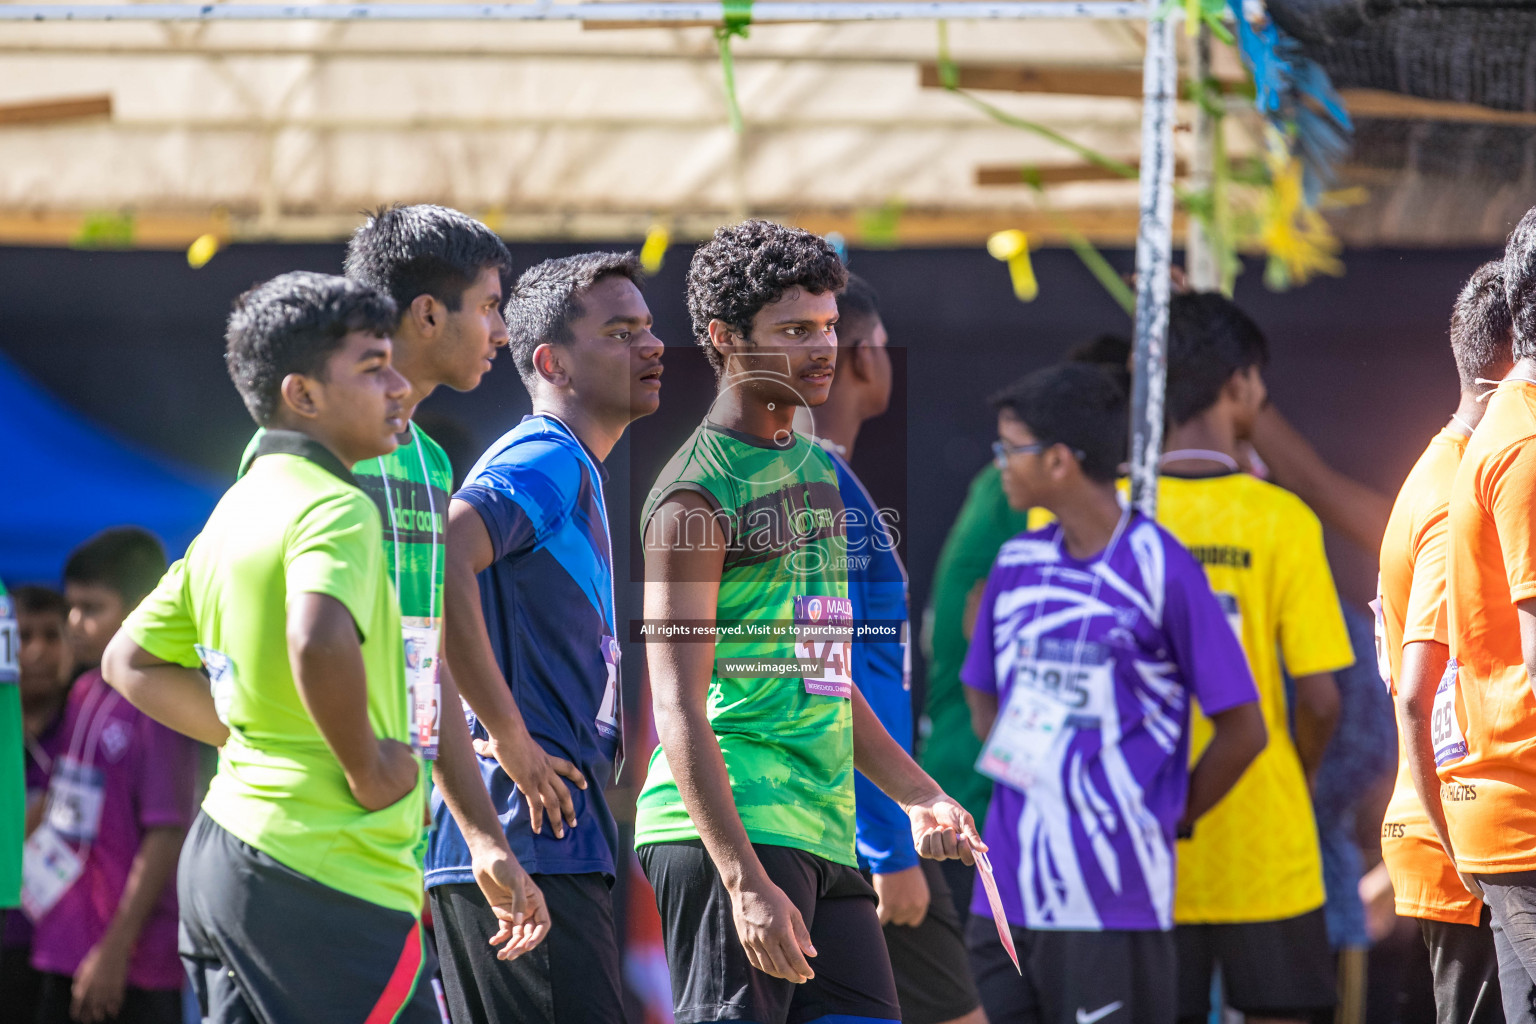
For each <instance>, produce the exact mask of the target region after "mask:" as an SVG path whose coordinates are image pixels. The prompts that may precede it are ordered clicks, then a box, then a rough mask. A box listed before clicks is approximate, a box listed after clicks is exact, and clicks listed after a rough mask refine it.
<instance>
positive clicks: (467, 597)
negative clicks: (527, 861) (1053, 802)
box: [443, 498, 587, 839]
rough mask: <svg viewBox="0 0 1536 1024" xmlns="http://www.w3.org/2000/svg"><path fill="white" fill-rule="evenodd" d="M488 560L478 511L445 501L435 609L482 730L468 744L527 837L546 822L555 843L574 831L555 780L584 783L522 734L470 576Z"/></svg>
mask: <svg viewBox="0 0 1536 1024" xmlns="http://www.w3.org/2000/svg"><path fill="white" fill-rule="evenodd" d="M495 560H496V550H495V547H494V545H493V544H492V541H491V535H490V532H489V531H488V530H487V529H486V526H485V520H483V519H482V518H481V516H480V512H479V510H477V509H476V508H475V507H474V506H473V505H471V504H470V503H469V502H467V501H463V500H461V499H459V498H455V499H453V500H452V501H451V502H449V503H448V544H447V553H446V554H445V555H444V569H443V606H444V609H443V610H444V617H445V618H446V620H447V624H448V635H447V653H448V662H449V664H451V665H452V666H453V677H454V680H455V682H457V683H458V686H459V693H460V694H461V695H463V697H464V700H465V702H466V703H468V704H469V707H470V710H472V711H473V712H474V713H475V717H476V718H478V719H479V720H480V724H481V725H483V726H485V731H486V733H487V734H488V735H489V736H490V740H489V742H487V741H484V740H479V741H476V743H475V749H476V751H477V752H478V753H480V754H482V755H484V756H486V757H494V758H495V759H496V760H497V762H498V763H500V765H501V768H502V771H504V772H506V773H507V777H508V778H509V779H511V780H512V781H513V783H514V784H516V786H517V788H518V791H519V792H520V793H522V795H523V799H524V800H526V801H527V802H528V816H529V821H530V822H531V824H532V825H533V830H534V831H535V832H540V831H542V830H543V826H544V818H545V816H546V815H547V816H548V817H549V825H550V828H551V829H552V830H553V831H554V833H555V838H556V839H563V838H565V829H566V826H567V825H569V826H570V827H571V828H575V827H576V805H575V803H574V801H572V800H571V791H570V790H569V789H567V788H566V785H565V782H564V781H563V779H570V780H571V782H573V783H574V784H575V785H576V787H577V788H578V789H586V788H587V779H586V776H584V775H583V774H582V773H581V769H579V768H577V767H576V766H575V765H573V764H571V762H569V761H567V760H565V759H564V758H563V757H556V756H554V755H553V754H550V753H548V752H547V751H545V749H544V748H543V747H541V746H539V744H538V742H537V741H535V740H534V738H533V737H532V736H530V735H529V734H528V727H527V726H526V725H524V724H523V716H522V713H521V712H520V711H518V709H517V702H516V701H514V700H513V699H512V691H511V690H510V689H509V688H508V687H507V681H506V679H505V678H504V677H503V676H502V674H501V668H500V666H498V665H497V664H496V653H495V651H494V650H492V648H491V637H490V633H489V632H488V631H487V630H486V626H485V612H484V611H483V610H482V609H481V607H480V585H479V583H478V582H476V580H475V576H476V575H477V574H479V573H481V572H483V571H485V569H486V568H488V567H489V566H490V564H491V563H492V562H494V561H495Z"/></svg>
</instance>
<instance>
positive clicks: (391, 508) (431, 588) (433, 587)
mask: <svg viewBox="0 0 1536 1024" xmlns="http://www.w3.org/2000/svg"><path fill="white" fill-rule="evenodd" d="M410 431H411V443H412V444H414V445H415V446H416V458H417V459H419V460H420V462H421V479H422V480H423V482H424V483H425V484H426V488H427V516H428V520H427V521H428V529H427V532H428V533H429V534H431V535H432V543H431V549H432V556H431V561H430V562H429V563H428V564H429V568H428V570H427V618H429V619H434V620H435V619H436V618H437V501H436V499H435V498H433V497H432V475H431V474H430V473H428V472H427V457H426V455H424V454H422V451H421V435H420V434H418V433H417V432H416V424H415V422H414V421H412V422H411V423H410ZM379 479H380V480H382V481H384V510H385V513H386V514H387V515H388V516H389V531H390V533H391V534H392V535H393V536H394V541H395V599H396V600H397V601H398V600H399V599H400V528H399V527H398V526H396V525H395V499H394V496H393V494H392V493H391V492H390V489H389V474H388V473H386V472H385V471H384V466H383V463H382V462H381V463H380V465H379ZM605 525H606V524H605Z"/></svg>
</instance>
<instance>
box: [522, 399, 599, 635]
mask: <svg viewBox="0 0 1536 1024" xmlns="http://www.w3.org/2000/svg"><path fill="white" fill-rule="evenodd" d="M538 415H540V416H542V417H544V418H545V419H547V420H553V421H554V422H555V423H558V424H559V425H560V429H562V430H564V431H565V432H566V433H567V434H569V435H571V440H573V441H575V442H576V448H577V450H578V451H580V452H581V461H583V462H585V463H586V464H587V469H588V470H589V471H590V472H591V473H592V486H593V487H594V488H595V489H596V490H597V511H598V514H599V515H601V516H602V517H603V540H604V541H606V542H607V546H608V609H607V611H606V612H605V613H604V615H603V618H604V619H605V620H606V625H607V626H608V629H609V632H610V634H613V635H614V636H615V639H617V634H616V633H614V631H615V630H616V629H617V628H618V627H617V626H616V625H615V624H614V622H613V619H614V616H616V615H617V614H618V612H617V608H618V591H617V590H616V589H615V586H614V582H613V574H614V572H615V571H616V570H615V569H614V566H613V534H612V533H611V532H610V531H609V529H608V502H607V500H606V499H605V498H604V496H603V475H602V474H601V473H599V472H598V470H597V464H596V463H595V462H593V461H592V457H591V456H590V455H588V454H587V446H586V445H584V444H582V443H581V438H579V437H577V436H576V431H574V430H572V429H571V428H570V427H568V426H566V425H565V421H563V420H562V419H560V417H558V416H556V415H555V414H554V413H551V412H541V413H539V414H538Z"/></svg>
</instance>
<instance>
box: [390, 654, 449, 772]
mask: <svg viewBox="0 0 1536 1024" xmlns="http://www.w3.org/2000/svg"><path fill="white" fill-rule="evenodd" d="M400 632H401V635H402V637H403V640H404V643H405V682H406V686H408V687H409V688H410V694H411V749H412V750H414V751H415V752H416V753H417V754H420V755H421V758H422V760H424V761H433V760H436V759H437V744H438V741H439V739H441V737H442V713H443V709H442V704H443V684H442V683H441V682H440V681H439V680H438V677H437V670H438V665H437V660H438V643H439V636H440V634H439V631H438V628H437V626H436V625H428V626H419V625H410V626H406V625H402V626H401V627H400Z"/></svg>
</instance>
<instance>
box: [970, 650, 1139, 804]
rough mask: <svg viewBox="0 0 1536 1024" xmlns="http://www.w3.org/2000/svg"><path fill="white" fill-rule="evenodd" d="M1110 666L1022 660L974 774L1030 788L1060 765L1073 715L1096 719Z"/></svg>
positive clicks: (1107, 687)
mask: <svg viewBox="0 0 1536 1024" xmlns="http://www.w3.org/2000/svg"><path fill="white" fill-rule="evenodd" d="M1111 672H1112V668H1111V666H1110V664H1109V663H1108V662H1106V663H1104V664H1101V665H1081V664H1073V663H1072V662H1061V661H1043V660H1037V661H1023V662H1020V663H1019V664H1018V665H1017V667H1016V668H1015V669H1014V674H1013V688H1012V689H1011V690H1010V691H1009V693H1008V702H1007V704H1006V705H1004V707H1003V710H1002V713H1001V714H1000V715H998V717H997V721H996V723H995V724H994V725H993V726H992V732H991V734H990V735H989V736H988V737H987V742H986V744H985V745H984V746H983V747H982V750H981V757H980V758H979V759H977V761H976V770H977V771H979V772H981V773H982V774H983V775H986V776H988V777H990V778H992V779H995V780H997V781H998V782H1004V783H1007V784H1008V785H1010V786H1012V787H1014V788H1015V789H1020V790H1027V789H1030V788H1031V787H1033V786H1035V785H1037V784H1038V783H1039V782H1040V781H1041V780H1042V779H1043V778H1045V777H1047V776H1049V775H1050V774H1051V773H1052V772H1054V771H1055V770H1056V769H1057V768H1058V767H1059V765H1060V761H1061V754H1062V750H1063V749H1064V747H1065V744H1066V740H1067V737H1068V735H1069V732H1070V723H1069V719H1071V718H1073V717H1074V716H1079V717H1082V718H1083V719H1085V720H1093V721H1095V722H1096V721H1097V718H1098V716H1099V714H1100V709H1101V706H1102V699H1101V698H1102V697H1104V696H1105V695H1107V694H1108V692H1109V687H1110V686H1111V684H1112V679H1111Z"/></svg>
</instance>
